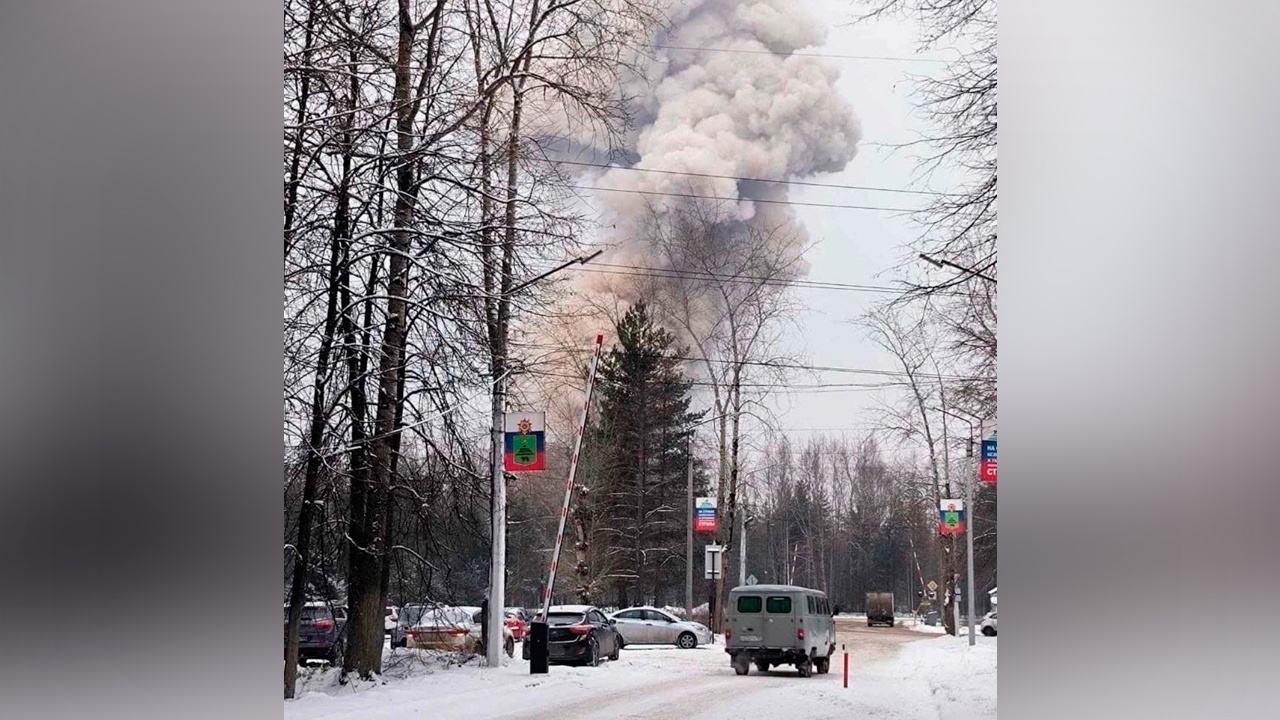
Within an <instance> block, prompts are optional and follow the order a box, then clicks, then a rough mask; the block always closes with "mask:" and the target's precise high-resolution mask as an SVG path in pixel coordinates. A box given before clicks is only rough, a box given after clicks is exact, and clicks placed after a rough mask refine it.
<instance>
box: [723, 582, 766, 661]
mask: <svg viewBox="0 0 1280 720" xmlns="http://www.w3.org/2000/svg"><path fill="white" fill-rule="evenodd" d="M729 628H730V629H731V630H732V631H733V634H732V636H731V637H730V638H729V642H730V643H732V644H733V645H734V646H736V647H744V648H757V647H764V646H765V642H764V628H765V616H764V597H762V596H760V595H739V596H737V597H736V598H734V599H733V604H732V605H731V606H730V608H729Z"/></svg>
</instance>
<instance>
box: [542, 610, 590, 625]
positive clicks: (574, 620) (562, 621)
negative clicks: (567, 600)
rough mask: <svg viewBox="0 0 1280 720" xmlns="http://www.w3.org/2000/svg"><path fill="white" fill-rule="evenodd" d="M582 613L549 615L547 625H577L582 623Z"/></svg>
mask: <svg viewBox="0 0 1280 720" xmlns="http://www.w3.org/2000/svg"><path fill="white" fill-rule="evenodd" d="M582 617H583V616H582V613H551V614H549V615H547V625H549V626H552V627H554V626H557V625H577V624H578V623H580V622H582Z"/></svg>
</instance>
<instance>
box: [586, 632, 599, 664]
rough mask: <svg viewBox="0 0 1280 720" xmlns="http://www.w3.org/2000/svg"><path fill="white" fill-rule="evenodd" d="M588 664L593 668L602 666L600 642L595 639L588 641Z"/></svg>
mask: <svg viewBox="0 0 1280 720" xmlns="http://www.w3.org/2000/svg"><path fill="white" fill-rule="evenodd" d="M587 664H588V665H590V666H591V667H599V665H600V641H599V640H597V639H595V638H594V637H592V638H591V639H590V640H588V641H587Z"/></svg>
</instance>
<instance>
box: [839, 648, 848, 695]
mask: <svg viewBox="0 0 1280 720" xmlns="http://www.w3.org/2000/svg"><path fill="white" fill-rule="evenodd" d="M840 649H841V650H842V651H844V686H845V687H849V651H848V650H845V649H844V645H841V646H840Z"/></svg>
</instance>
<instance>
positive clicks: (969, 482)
mask: <svg viewBox="0 0 1280 720" xmlns="http://www.w3.org/2000/svg"><path fill="white" fill-rule="evenodd" d="M981 442H982V432H981V430H979V432H978V443H979V447H978V452H979V453H981V452H982V448H981ZM969 460H970V462H969V465H970V468H969V473H968V477H966V478H965V482H964V492H965V495H964V505H965V508H967V510H966V512H968V514H969V522H968V526H967V527H966V528H965V530H966V531H967V532H966V533H965V534H966V535H967V536H968V542H967V543H966V544H967V545H968V548H966V551H967V553H968V556H969V557H968V561H969V578H968V580H969V581H968V587H967V588H966V590H967V591H968V593H969V646H970V647H972V646H973V644H974V643H976V642H977V641H978V640H977V638H975V637H974V632H973V625H974V619H973V521H974V516H975V514H976V513H975V508H974V507H973V483H974V480H976V479H977V477H978V461H977V456H976V455H974V439H973V426H972V425H970V426H969Z"/></svg>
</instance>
